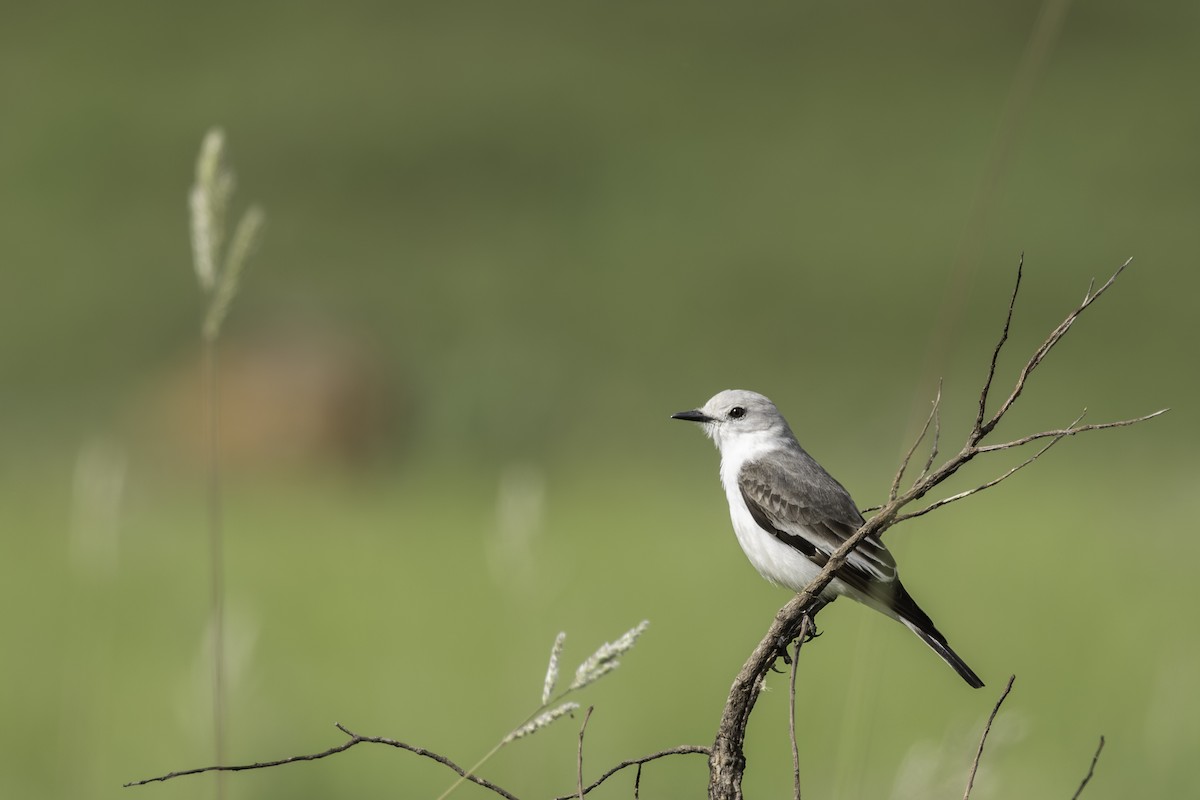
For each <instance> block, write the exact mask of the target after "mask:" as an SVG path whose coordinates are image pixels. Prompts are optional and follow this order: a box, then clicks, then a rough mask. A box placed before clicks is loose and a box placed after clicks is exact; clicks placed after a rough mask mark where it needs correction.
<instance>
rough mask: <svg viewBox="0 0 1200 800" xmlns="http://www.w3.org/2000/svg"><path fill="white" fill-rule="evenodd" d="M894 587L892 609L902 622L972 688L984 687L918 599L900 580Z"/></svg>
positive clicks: (892, 587) (892, 586)
mask: <svg viewBox="0 0 1200 800" xmlns="http://www.w3.org/2000/svg"><path fill="white" fill-rule="evenodd" d="M890 588H891V589H892V597H891V600H892V611H893V612H894V613H895V614H896V615H897V616H898V618H899V619H900V621H901V622H903V623H904V624H905V626H907V627H908V629H909V630H911V631H912V632H913V633H915V634H916V635H917V636H920V637H921V641H923V642H924V643H925V644H927V645H929V647H930V649H931V650H933V652H935V653H937V654H938V655H939V656H941V657H942V660H943V661H945V662H946V663H947V664H949V665H950V666H951V667H953V668H954V671H955V672H957V673H958V674H959V675H960V676H961V677H962V679H963V680H964V681H966V682H967V684H968V685H970V686H971V687H972V688H975V689H980V688H982V687H983V681H981V680H979V676H978V675H976V674H975V672H974V671H973V670H972V669H971V668H970V667H968V666H967V662H965V661H963V660H962V659H961V658H959V657H958V653H956V652H954V651H953V650H951V649H950V645H948V644H946V637H945V636H942V634H941V632H940V631H939V630H938V629H937V628H936V627H935V626H934V624H933V620H931V619H930V618H929V615H928V614H926V613H925V612H924V611H922V610H921V607H920V606H918V605H917V601H915V600H913V599H912V595H910V594H909V593H908V592H907V591H906V590H905V589H904V587H903V586H901V585H900V581H896V582H895V583H893V584H892V585H891V587H890Z"/></svg>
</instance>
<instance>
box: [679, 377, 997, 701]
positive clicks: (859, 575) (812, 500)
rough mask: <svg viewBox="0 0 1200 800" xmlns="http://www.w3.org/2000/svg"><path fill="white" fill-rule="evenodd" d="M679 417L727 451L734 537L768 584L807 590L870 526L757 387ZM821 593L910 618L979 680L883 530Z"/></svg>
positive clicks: (967, 676) (947, 657)
mask: <svg viewBox="0 0 1200 800" xmlns="http://www.w3.org/2000/svg"><path fill="white" fill-rule="evenodd" d="M671 416H672V417H673V418H675V419H682V420H687V421H689V422H697V423H699V424H700V425H701V426H703V428H704V432H705V433H706V434H708V436H709V438H711V439H712V440H713V441H714V442H715V443H716V445H717V449H718V450H719V451H720V452H721V483H722V485H723V486H724V487H725V496H726V499H727V500H728V501H729V515H730V517H731V518H732V520H733V531H734V533H736V534H737V539H738V543H739V544H740V545H741V546H742V550H743V551H745V553H746V557H747V558H749V559H750V563H751V564H753V565H754V568H755V569H757V570H758V572H759V574H761V575H762V576H763V577H764V578H766V579H767V580H769V581H770V582H771V583H774V584H778V585H780V586H784V587H786V588H788V589H791V590H792V591H793V592H800V591H803V589H804V587H805V586H807V585H808V583H809V582H810V581H811V580H812V579H813V578H814V577H816V575H817V573H818V572H820V571H821V568H822V567H823V566H824V565H825V564H826V562H828V561H829V557H830V556H831V555H832V554H833V552H834V551H835V550H837V549H838V547H840V546H841V545H842V543H843V542H845V541H846V539H847V538H849V537H850V536H851V535H853V533H854V532H855V531H856V530H858V529H859V528H860V527H861V526H862V525H863V524H864V522H865V520H864V519H863V516H862V514H860V513H859V511H858V507H857V506H855V505H854V501H853V500H852V499H851V498H850V493H849V492H847V491H846V489H845V488H844V487H843V486H842V485H841V484H840V483H838V482H837V481H836V480H834V478H833V476H831V475H830V474H829V473H828V472H826V471H825V470H824V469H823V468H822V467H821V465H820V464H818V463H817V462H816V461H815V460H814V459H813V457H812V456H810V455H809V454H808V453H806V452H805V451H804V448H802V447H801V446H800V443H799V442H797V441H796V437H795V435H794V434H793V433H792V429H791V428H790V427H788V424H787V420H785V419H784V418H783V415H782V414H780V413H779V409H777V408H776V407H775V404H774V403H772V402H771V401H770V400H768V399H767V398H766V397H763V396H762V395H761V394H758V393H757V392H748V391H744V390H740V389H732V390H728V391H724V392H720V393H718V394H717V395H715V396H714V397H713V398H712V399H711V400H709V401H708V402H707V403H705V404H704V405H703V406H702V407H701V408H697V409H693V410H691V411H680V412H679V413H678V414H672V415H671ZM834 575H835V577H834V578H833V580H832V581H830V582H829V585H828V586H826V587H825V589H824V590H823V591H822V592H821V594H820V597H819V599H820V600H821V601H822V603H828V602H830V601H832V600H834V599H836V598H837V597H838V596H839V595H846V596H847V597H850V598H853V599H854V600H857V601H858V602H860V603H862V604H864V605H866V606H869V607H871V608H873V609H875V610H876V611H879V612H882V613H884V614H886V615H887V616H889V617H891V618H892V619H894V620H898V621H899V622H902V623H904V625H905V626H907V627H908V628H909V629H910V630H911V631H912V632H913V633H915V634H916V635H917V636H919V637H921V640H922V641H923V642H925V644H927V645H929V647H930V648H932V649H933V651H934V652H935V653H937V654H938V655H939V656H941V657H942V659H943V660H944V661H945V662H946V663H947V664H949V665H950V666H951V667H953V668H954V671H955V672H957V673H958V674H959V675H961V676H962V678H963V680H965V681H966V682H967V683H968V684H970V685H971V686H973V687H976V688H979V687H981V686H983V681H981V680H980V679H979V676H977V675H976V674H975V673H974V672H972V671H971V668H970V667H968V666H967V665H966V663H965V662H964V661H963V660H962V659H961V658H959V657H958V654H957V653H955V652H954V651H953V650H951V649H950V645H948V644H947V643H946V637H945V636H943V635H942V634H941V633H940V632H939V631H938V629H937V628H936V627H934V624H933V620H931V619H930V618H929V615H928V614H926V613H925V612H924V611H922V610H921V608H920V606H918V605H917V603H916V601H915V600H913V599H912V596H911V595H909V593H908V591H907V590H905V588H904V585H903V584H901V583H900V578H899V577H898V576H897V575H896V561H895V559H893V558H892V554H891V553H889V552H888V549H887V548H886V547H884V545H883V542H882V541H881V540H880V539H879V537H877V536H872V537H869V538H867V539H866V540H864V541H863V542H861V543H860V544H859V545H858V547H857V548H855V549H854V550H853V551H852V552H851V553H850V556H849V558H848V559H847V560H846V563H845V564H844V565H843V566H842V567H841V568H840V569H838V570H837V572H835V573H834Z"/></svg>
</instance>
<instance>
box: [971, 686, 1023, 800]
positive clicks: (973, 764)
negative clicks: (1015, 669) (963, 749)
mask: <svg viewBox="0 0 1200 800" xmlns="http://www.w3.org/2000/svg"><path fill="white" fill-rule="evenodd" d="M1016 679H1017V676H1016V675H1010V676H1009V678H1008V685H1007V686H1005V687H1004V691H1003V692H1002V693H1001V694H1000V699H999V700H997V701H996V707H995V708H993V709H992V715H991V716H990V717H988V721H987V725H986V726H985V727H984V729H983V735H982V736H980V737H979V749H977V750H976V751H975V760H974V761H973V762H971V771H970V772H969V773H968V774H967V790H966V791H965V792H963V800H969V798H970V797H971V788H972V787H973V786H974V785H975V773H976V772H978V771H979V759H980V758H982V757H983V746H984V744H986V743H987V737H988V734H989V733H991V732H992V723H993V722H995V721H996V715H997V714H998V713H1000V706H1001V705H1003V704H1004V700H1005V698H1007V697H1008V693H1009V692H1011V691H1012V687H1013V681H1015V680H1016Z"/></svg>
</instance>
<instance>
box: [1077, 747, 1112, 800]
mask: <svg viewBox="0 0 1200 800" xmlns="http://www.w3.org/2000/svg"><path fill="white" fill-rule="evenodd" d="M1103 749H1104V737H1103V736H1101V737H1100V745H1099V746H1098V747H1097V748H1096V753H1095V754H1094V755H1093V756H1092V765H1091V766H1090V767H1088V771H1087V775H1084V776H1083V780H1082V781H1080V783H1079V788H1078V789H1076V790H1075V794H1073V795H1071V800H1079V795H1081V794H1083V788H1084V787H1085V786H1087V785H1088V781H1090V780H1091V779H1092V776H1093V775H1095V774H1096V762H1097V761H1099V760H1100V751H1101V750H1103Z"/></svg>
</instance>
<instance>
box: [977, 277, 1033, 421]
mask: <svg viewBox="0 0 1200 800" xmlns="http://www.w3.org/2000/svg"><path fill="white" fill-rule="evenodd" d="M1024 269H1025V254H1024V253H1021V260H1020V261H1018V262H1017V282H1016V283H1014V284H1013V290H1012V296H1011V297H1009V299H1008V315H1007V316H1006V317H1005V318H1004V328H1003V329H1002V330H1001V331H1000V339H999V341H997V342H996V347H995V349H993V350H992V363H991V365H990V366H988V374H987V380H985V381H984V382H983V390H982V391H980V392H979V412H978V413H977V414H976V415H975V428H974V430H976V431H982V430H983V418H984V417H985V416H986V415H987V400H988V393H989V392H990V391H991V390H992V381H993V380H995V378H996V362H998V361H999V360H1000V351H1001V350H1003V349H1004V343H1005V342H1007V341H1008V331H1009V328H1010V327H1011V326H1012V318H1013V309H1015V308H1016V307H1017V293H1018V292H1019V291H1020V290H1021V274H1022V273H1023V272H1024Z"/></svg>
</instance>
